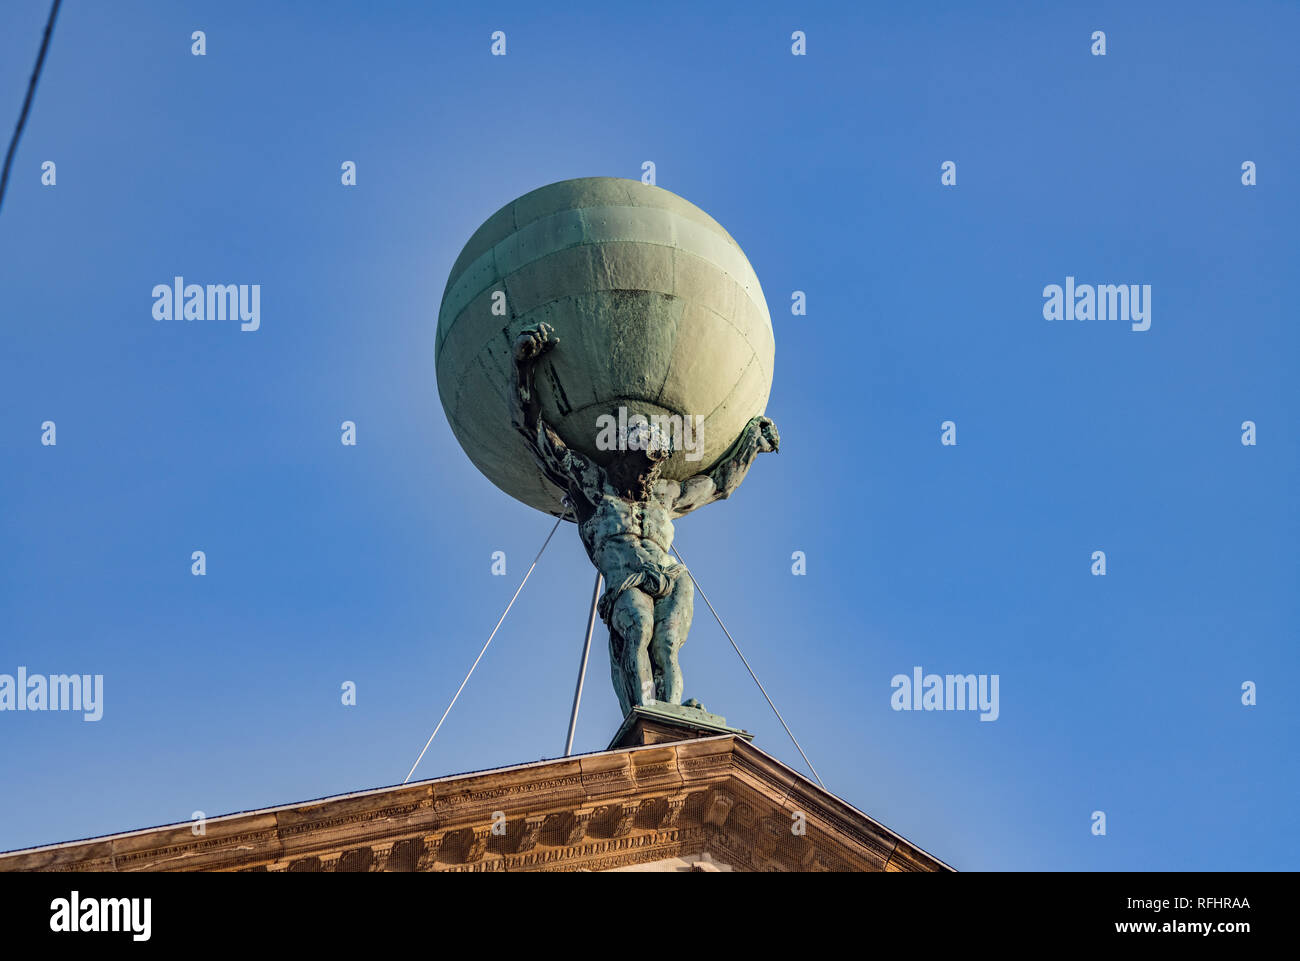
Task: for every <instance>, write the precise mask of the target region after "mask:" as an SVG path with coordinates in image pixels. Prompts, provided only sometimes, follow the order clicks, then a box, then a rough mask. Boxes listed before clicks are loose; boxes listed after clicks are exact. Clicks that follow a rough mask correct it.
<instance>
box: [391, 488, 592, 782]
mask: <svg viewBox="0 0 1300 961" xmlns="http://www.w3.org/2000/svg"><path fill="white" fill-rule="evenodd" d="M567 513H568V512H567V511H566V512H565V514H563V515H561V516H560V517H558V518H556V521H555V526H554V527H552V528H551V532H550V533H549V534H547V535H546V540H544V541H542V548H541V550H539V551H538V552H537V556H536V557H534V558H533V562H532V564H530V565H529V566H528V573H527V574H525V575H524V579H523V580H522V581H520V582H519V586H518V587H517V588H515V596H514V597H512V598H510V603H509V604H507V605H506V609H505V610H504V611H502V612H501V617H500V618H499V619H498V620H497V626H496V627H494V628H492V633H491V634H489V635H488V639H487V643H485V644H484V645H483V650H481V651H479V652H478V657H476V658H474V663H473V664H472V665H470V669H469V674H466V675H465V680H463V681H461V682H460V687H458V688H457V689H456V694H455V695H454V696H453V697H452V699H451V703H450V704H448V705H447V710H445V711H443V712H442V717H441V718H439V720H438V726H437V727H435V728H434V729H433V733H432V734H430V735H429V740H427V741H425V742H424V750H422V751H420V756H419V757H417V758H416V759H415V763H414V764H412V765H411V770H409V771H407V772H406V777H404V778H402V783H403V784H405V783H406V782H407V781H409V780H411V775H412V774H414V773H415V769H416V768H417V767H419V766H420V761H421V760H423V759H424V752H425V751H427V750H429V745H430V744H432V743H433V739H434V738H435V737H437V736H438V731H439V730H440V729H441V728H442V722H443V721H445V720H447V715H448V714H450V713H451V709H452V708H453V707H454V706H455V704H456V698H458V697H460V692H461V691H463V690H465V685H466V684H468V683H469V679H470V675H472V674H473V673H474V668H476V667H478V662H479V661H481V660H483V655H484V654H486V653H487V649H488V644H491V643H492V638H494V637H496V636H497V631H499V630H500V629H501V625H502V623H504V622H505V619H506V615H507V614H509V613H510V608H512V607H514V606H515V600H516V599H517V598H518V597H519V592H520V591H522V590H523V589H524V585H525V584H527V583H528V578H529V577H531V576H532V573H533V568H534V567H536V566H537V562H538V561H539V560H541V559H542V551H545V550H546V545H547V544H549V543H550V542H551V538H552V537H554V536H555V532H556V531H557V530H559V529H560V522H561V521H562V520H564V517H565V516H566V515H567Z"/></svg>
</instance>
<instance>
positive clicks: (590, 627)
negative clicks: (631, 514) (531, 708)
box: [564, 571, 604, 757]
mask: <svg viewBox="0 0 1300 961" xmlns="http://www.w3.org/2000/svg"><path fill="white" fill-rule="evenodd" d="M603 581H604V577H602V576H601V573H600V571H597V572H596V586H595V587H593V588H592V589H591V613H590V614H588V615H587V640H586V642H585V643H584V644H583V645H582V663H581V664H580V665H579V666H578V686H577V687H576V688H574V690H573V713H572V714H571V715H570V716H569V736H568V738H567V739H566V740H565V742H564V756H565V757H568V756H569V755H570V754H572V753H573V732H574V731H575V730H577V728H578V705H579V704H581V703H582V682H583V680H584V679H585V678H586V676H587V658H588V657H590V656H591V635H592V632H593V631H595V629H596V602H597V601H598V600H599V599H600V585H601V583H602V582H603Z"/></svg>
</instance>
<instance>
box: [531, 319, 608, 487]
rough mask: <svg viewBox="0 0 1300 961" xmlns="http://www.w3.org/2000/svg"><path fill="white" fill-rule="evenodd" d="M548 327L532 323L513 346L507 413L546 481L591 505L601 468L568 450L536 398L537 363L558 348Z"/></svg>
mask: <svg viewBox="0 0 1300 961" xmlns="http://www.w3.org/2000/svg"><path fill="white" fill-rule="evenodd" d="M559 343H560V339H559V338H558V337H556V336H555V331H554V330H552V328H551V325H550V324H536V325H534V326H532V327H528V328H526V329H525V330H524V331H523V332H522V333H520V335H519V336H518V337H516V338H515V343H514V361H515V376H514V391H513V393H512V395H511V398H510V412H511V416H512V418H513V420H514V425H515V430H517V431H519V433H520V434H521V435H523V438H524V441H525V442H526V443H527V444H528V449H529V450H530V451H531V452H532V455H533V459H534V460H535V461H536V462H537V466H538V468H539V469H540V470H541V472H542V473H543V474H545V475H546V478H547V479H548V480H549V481H550V482H551V483H552V484H554V485H555V486H556V487H558V488H560V490H562V491H564V492H565V493H566V494H568V495H569V496H570V501H571V502H573V503H574V506H575V508H576V509H578V510H581V508H580V507H578V504H577V501H576V500H574V497H575V496H577V497H581V498H582V499H584V500H586V501H587V503H588V504H594V503H595V501H596V499H597V498H599V496H600V490H601V487H602V486H603V484H604V472H603V471H602V470H601V468H600V467H599V466H598V465H597V464H595V463H593V462H592V461H591V460H589V459H588V458H586V457H584V456H583V455H582V454H579V453H578V452H577V451H574V450H570V449H569V447H568V446H566V445H565V443H564V441H562V440H561V439H560V435H559V434H557V433H556V432H555V431H554V430H553V429H552V428H551V426H550V425H549V424H547V423H546V421H544V420H543V419H542V405H541V401H540V399H539V398H538V396H537V385H536V382H535V381H536V373H537V364H538V362H539V361H540V360H541V359H542V357H544V356H545V355H546V354H547V353H549V352H550V351H552V350H554V349H555V348H556V347H557V346H559Z"/></svg>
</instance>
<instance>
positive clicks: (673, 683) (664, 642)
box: [650, 571, 695, 704]
mask: <svg viewBox="0 0 1300 961" xmlns="http://www.w3.org/2000/svg"><path fill="white" fill-rule="evenodd" d="M694 613H695V588H694V586H693V585H692V584H691V578H690V575H689V574H687V573H686V572H685V571H683V572H682V573H680V574H678V575H677V576H676V578H674V580H673V588H672V590H671V591H669V592H668V594H667V596H665V597H661V598H659V600H657V601H655V615H654V616H655V623H654V637H653V638H652V640H651V642H650V653H651V657H652V658H653V660H654V664H655V667H656V668H657V669H658V672H659V676H660V683H661V685H662V694H661V699H662V700H665V701H667V702H668V703H669V704H680V703H682V693H683V681H682V669H681V665H679V664H678V663H677V652H678V651H680V650H681V649H682V645H683V644H685V643H686V635H687V634H688V633H689V632H690V630H691V618H692V617H693V616H694Z"/></svg>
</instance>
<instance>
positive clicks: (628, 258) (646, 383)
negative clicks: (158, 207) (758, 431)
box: [435, 177, 775, 516]
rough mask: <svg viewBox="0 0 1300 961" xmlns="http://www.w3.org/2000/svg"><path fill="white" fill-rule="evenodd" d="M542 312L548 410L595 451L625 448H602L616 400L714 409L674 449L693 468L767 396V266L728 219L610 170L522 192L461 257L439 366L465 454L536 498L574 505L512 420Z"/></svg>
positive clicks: (643, 406) (684, 410) (710, 457)
mask: <svg viewBox="0 0 1300 961" xmlns="http://www.w3.org/2000/svg"><path fill="white" fill-rule="evenodd" d="M503 295H504V296H503ZM494 305H495V308H496V309H495V310H494ZM539 322H545V323H547V324H550V325H551V326H552V327H553V328H554V329H555V333H556V335H557V336H558V338H559V342H560V343H559V346H558V347H557V348H556V349H555V350H553V351H551V352H550V353H549V354H547V355H546V356H545V357H544V359H543V360H542V361H541V363H540V364H539V366H538V369H537V386H538V393H539V396H540V400H541V405H542V417H543V418H544V419H545V420H546V421H547V422H548V423H549V424H550V425H551V426H552V427H553V428H554V429H555V430H556V431H557V433H558V434H559V435H560V437H561V438H563V439H564V441H565V443H566V444H568V445H569V446H570V447H571V448H573V449H575V450H578V451H581V452H582V453H584V454H586V455H588V456H589V457H591V458H593V459H594V460H596V461H597V462H598V463H601V464H607V463H609V461H610V460H611V459H612V458H613V457H614V456H616V455H617V451H616V450H602V449H600V446H598V443H597V439H598V437H599V436H600V430H599V428H600V426H601V424H602V422H601V421H600V419H599V418H600V416H601V415H610V416H612V417H615V418H617V417H618V415H619V408H620V407H623V408H624V409H625V412H624V413H625V418H626V417H628V416H631V415H634V414H640V415H642V416H644V417H646V418H650V417H651V416H652V415H655V414H660V415H677V416H678V417H683V418H684V417H691V418H695V417H696V416H697V415H703V417H704V420H703V430H702V436H701V437H700V438H699V443H698V446H697V448H696V450H695V451H694V452H693V453H695V454H698V457H695V458H694V459H692V458H688V456H687V454H688V451H686V450H678V451H676V452H675V453H674V454H673V456H672V457H671V458H670V459H669V461H668V463H667V465H666V466H665V471H664V472H665V475H666V476H668V477H671V478H676V479H678V480H684V479H685V478H687V477H690V476H692V475H693V474H698V473H700V472H702V471H705V470H707V469H708V468H710V467H712V466H713V465H714V464H715V463H717V461H718V459H719V458H720V457H721V456H722V454H723V453H725V452H726V450H727V448H728V447H730V446H731V444H732V443H733V442H734V441H735V439H736V437H737V436H738V435H739V433H740V431H741V430H742V429H743V428H744V426H745V424H746V423H747V422H748V421H749V420H750V418H752V417H755V416H757V415H759V414H762V413H763V412H764V410H765V408H766V406H767V398H768V393H769V392H770V390H771V386H772V363H773V355H774V352H775V345H774V342H773V338H772V321H771V318H770V317H769V315H768V311H767V304H766V302H765V301H764V299H763V291H762V288H761V287H760V286H759V283H758V277H757V276H755V274H754V270H753V268H752V267H750V265H749V261H748V260H747V259H746V258H745V255H744V253H743V252H742V251H741V249H740V246H739V245H738V244H737V243H736V242H735V241H734V240H732V239H731V235H730V234H728V233H727V232H726V231H725V230H723V229H722V227H721V225H719V224H718V222H717V221H716V220H714V219H713V218H712V217H710V216H709V215H708V214H706V213H705V212H704V211H703V210H701V209H700V208H699V207H696V206H695V205H694V204H692V203H690V202H689V201H686V200H683V199H682V198H681V197H678V196H677V195H676V194H674V193H670V192H669V191H667V190H663V189H662V188H660V187H651V186H647V185H645V184H642V183H640V182H639V181H635V180H622V179H618V178H614V177H587V178H583V179H580V180H564V181H561V182H560V183H554V184H551V185H550V186H547V187H542V188H540V189H538V190H534V191H532V192H531V193H528V194H525V195H524V196H522V197H520V198H519V199H518V200H515V201H514V202H512V203H509V204H506V206H504V207H502V208H501V209H500V210H498V211H497V212H496V213H495V214H493V215H492V216H491V217H489V218H488V219H487V222H486V223H484V224H483V226H481V227H479V229H478V230H477V231H475V232H474V236H472V237H471V238H470V240H469V243H467V244H466V245H465V249H464V250H462V251H461V253H460V256H459V257H458V258H457V259H456V264H455V266H454V267H452V269H451V276H450V277H449V278H448V279H447V288H446V290H445V292H444V293H443V296H442V307H441V309H440V311H439V314H438V336H437V342H436V350H435V363H436V367H437V376H438V396H439V397H440V398H441V400H442V406H443V410H445V411H446V413H447V419H448V420H449V421H450V422H451V429H452V431H453V433H455V435H456V439H457V440H458V441H460V444H461V446H462V447H463V448H464V449H465V453H466V454H468V455H469V458H470V460H471V461H473V462H474V465H475V466H476V467H478V469H479V470H480V471H482V472H483V473H484V474H485V475H486V476H487V477H488V479H489V480H491V481H492V483H494V484H496V485H497V487H499V488H501V489H502V490H503V491H505V492H506V493H507V494H509V495H510V496H511V497H514V498H516V499H518V500H521V501H523V502H524V503H525V504H529V505H531V506H532V507H535V508H537V509H538V510H541V511H546V512H548V513H550V514H554V515H556V516H559V515H560V514H562V513H563V507H562V506H561V503H560V498H561V496H562V495H563V493H564V492H563V491H560V490H558V489H557V488H556V487H555V485H554V484H552V483H550V482H549V481H548V480H546V478H545V477H544V476H543V475H542V474H541V472H540V471H539V470H538V469H537V467H536V465H535V463H534V461H533V458H532V455H531V454H530V452H529V450H528V447H527V446H526V444H525V443H524V441H523V439H522V438H521V437H520V436H519V434H518V433H517V432H516V431H515V430H514V428H513V426H512V424H511V418H510V392H511V390H512V383H513V381H512V377H513V369H514V368H513V359H512V345H513V342H514V339H515V337H516V336H517V335H518V334H519V332H520V331H521V330H523V329H524V328H525V327H528V326H531V325H533V324H536V323H539ZM691 423H692V424H695V423H697V421H696V420H694V419H693V420H692V421H691ZM607 437H608V434H607V435H606V438H607ZM602 446H608V445H607V444H606V445H602Z"/></svg>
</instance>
